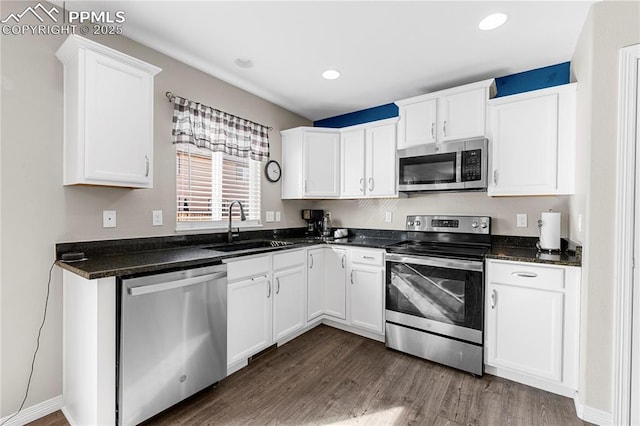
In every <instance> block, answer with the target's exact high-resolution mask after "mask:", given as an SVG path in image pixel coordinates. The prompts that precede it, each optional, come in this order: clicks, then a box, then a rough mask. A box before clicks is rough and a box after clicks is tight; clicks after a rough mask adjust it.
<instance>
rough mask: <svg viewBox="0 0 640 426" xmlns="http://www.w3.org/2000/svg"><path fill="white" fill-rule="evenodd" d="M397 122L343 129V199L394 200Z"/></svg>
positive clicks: (388, 121) (341, 150)
mask: <svg viewBox="0 0 640 426" xmlns="http://www.w3.org/2000/svg"><path fill="white" fill-rule="evenodd" d="M396 121H397V120H396V119H388V120H380V121H376V122H373V123H368V124H367V125H360V126H354V127H348V128H345V129H341V141H340V153H341V155H340V164H341V172H340V178H341V186H340V197H342V198H361V197H395V196H397V195H398V193H397V191H396V182H395V180H396V173H395V167H396V165H395V155H396Z"/></svg>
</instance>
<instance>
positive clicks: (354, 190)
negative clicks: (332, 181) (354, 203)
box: [340, 128, 365, 197]
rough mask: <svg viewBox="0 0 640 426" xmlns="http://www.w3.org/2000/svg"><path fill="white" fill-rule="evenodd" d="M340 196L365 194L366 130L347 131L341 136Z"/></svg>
mask: <svg viewBox="0 0 640 426" xmlns="http://www.w3.org/2000/svg"><path fill="white" fill-rule="evenodd" d="M340 151H341V156H340V164H341V167H340V171H341V173H340V182H341V188H340V196H342V197H361V196H363V195H364V194H365V129H363V128H360V129H355V130H351V131H345V132H344V133H342V134H341V135H340Z"/></svg>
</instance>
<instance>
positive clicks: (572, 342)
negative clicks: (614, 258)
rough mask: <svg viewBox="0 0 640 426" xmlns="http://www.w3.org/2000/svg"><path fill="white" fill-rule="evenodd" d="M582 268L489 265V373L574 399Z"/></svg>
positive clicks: (520, 263)
mask: <svg viewBox="0 0 640 426" xmlns="http://www.w3.org/2000/svg"><path fill="white" fill-rule="evenodd" d="M579 285H580V268H576V267H564V266H555V265H540V264H533V263H523V262H508V261H498V260H487V297H486V309H485V312H486V318H485V321H486V322H485V363H486V366H485V370H486V371H487V372H488V373H490V374H496V375H498V376H501V377H505V378H508V379H511V380H515V381H518V382H521V383H525V384H528V385H531V386H535V387H538V388H541V389H545V390H548V391H551V392H555V393H559V394H562V395H565V396H570V397H573V395H574V393H575V391H576V390H577V384H578V383H577V374H578V333H579V329H578V324H579V295H580V289H579Z"/></svg>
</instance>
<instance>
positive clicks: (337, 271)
mask: <svg viewBox="0 0 640 426" xmlns="http://www.w3.org/2000/svg"><path fill="white" fill-rule="evenodd" d="M324 250H325V252H324V297H323V311H324V313H325V314H326V315H330V316H332V317H335V318H339V319H346V304H347V302H346V277H347V269H346V267H347V265H346V263H347V251H346V250H345V249H338V248H333V247H330V248H325V249H324Z"/></svg>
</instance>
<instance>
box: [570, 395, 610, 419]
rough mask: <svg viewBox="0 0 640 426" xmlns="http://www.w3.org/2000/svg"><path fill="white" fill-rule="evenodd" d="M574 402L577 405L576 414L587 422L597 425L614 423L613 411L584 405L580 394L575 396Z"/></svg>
mask: <svg viewBox="0 0 640 426" xmlns="http://www.w3.org/2000/svg"><path fill="white" fill-rule="evenodd" d="M573 402H574V403H575V405H576V414H577V415H578V417H579V418H580V419H582V420H584V421H585V422H589V423H593V424H596V425H612V424H613V415H612V414H611V413H608V412H606V411H603V410H598V409H596V408H593V407H589V406H587V405H584V404H583V403H582V402H580V401H579V400H578V395H576V396H575V398H573Z"/></svg>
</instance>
